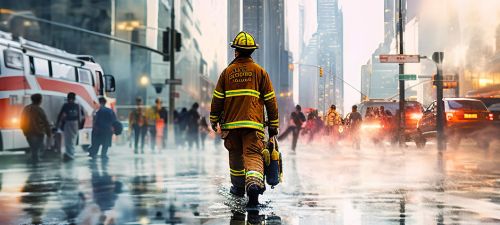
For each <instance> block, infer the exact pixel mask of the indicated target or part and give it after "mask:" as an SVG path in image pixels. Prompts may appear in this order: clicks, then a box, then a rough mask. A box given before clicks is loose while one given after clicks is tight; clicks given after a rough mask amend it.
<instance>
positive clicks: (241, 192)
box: [229, 186, 245, 197]
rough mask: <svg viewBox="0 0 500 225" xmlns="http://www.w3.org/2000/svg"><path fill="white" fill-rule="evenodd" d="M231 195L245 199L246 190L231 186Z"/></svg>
mask: <svg viewBox="0 0 500 225" xmlns="http://www.w3.org/2000/svg"><path fill="white" fill-rule="evenodd" d="M229 193H231V194H233V195H235V196H237V197H244V196H245V188H242V187H236V186H231V189H229Z"/></svg>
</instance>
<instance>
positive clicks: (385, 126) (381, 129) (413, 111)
mask: <svg viewBox="0 0 500 225" xmlns="http://www.w3.org/2000/svg"><path fill="white" fill-rule="evenodd" d="M381 106H383V107H384V110H385V111H386V115H388V116H387V118H386V119H385V120H379V119H377V118H370V116H369V115H367V112H368V113H369V111H370V110H369V109H370V108H372V109H373V108H378V109H380V107H381ZM358 109H359V112H360V113H361V116H362V117H363V125H362V127H361V132H362V133H364V134H366V135H368V136H370V137H371V138H372V139H373V140H377V139H383V138H384V136H385V138H388V139H389V140H390V141H391V142H392V143H393V144H394V143H396V142H397V140H398V137H397V134H398V132H397V127H398V126H397V124H398V121H399V118H398V116H397V115H398V114H399V102H398V101H388V100H383V99H371V100H368V101H363V102H362V103H360V104H359V106H358ZM422 112H423V106H422V104H421V103H420V102H418V101H405V114H406V116H405V131H404V137H405V141H406V142H409V141H412V140H413V137H414V136H415V135H414V134H415V132H416V129H417V122H418V120H420V118H421V117H422V115H423V114H422Z"/></svg>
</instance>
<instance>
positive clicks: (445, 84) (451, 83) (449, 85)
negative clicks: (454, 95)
mask: <svg viewBox="0 0 500 225" xmlns="http://www.w3.org/2000/svg"><path fill="white" fill-rule="evenodd" d="M457 86H458V82H457V81H456V80H452V81H443V89H453V88H457Z"/></svg>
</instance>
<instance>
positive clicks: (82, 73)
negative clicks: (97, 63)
mask: <svg viewBox="0 0 500 225" xmlns="http://www.w3.org/2000/svg"><path fill="white" fill-rule="evenodd" d="M78 78H79V81H80V83H83V84H88V85H92V74H90V71H88V70H85V69H81V68H78Z"/></svg>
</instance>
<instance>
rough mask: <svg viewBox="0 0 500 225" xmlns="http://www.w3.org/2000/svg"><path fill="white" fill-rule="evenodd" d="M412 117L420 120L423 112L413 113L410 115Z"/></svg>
mask: <svg viewBox="0 0 500 225" xmlns="http://www.w3.org/2000/svg"><path fill="white" fill-rule="evenodd" d="M410 118H411V119H412V120H419V119H420V118H422V114H421V113H412V114H411V115H410Z"/></svg>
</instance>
